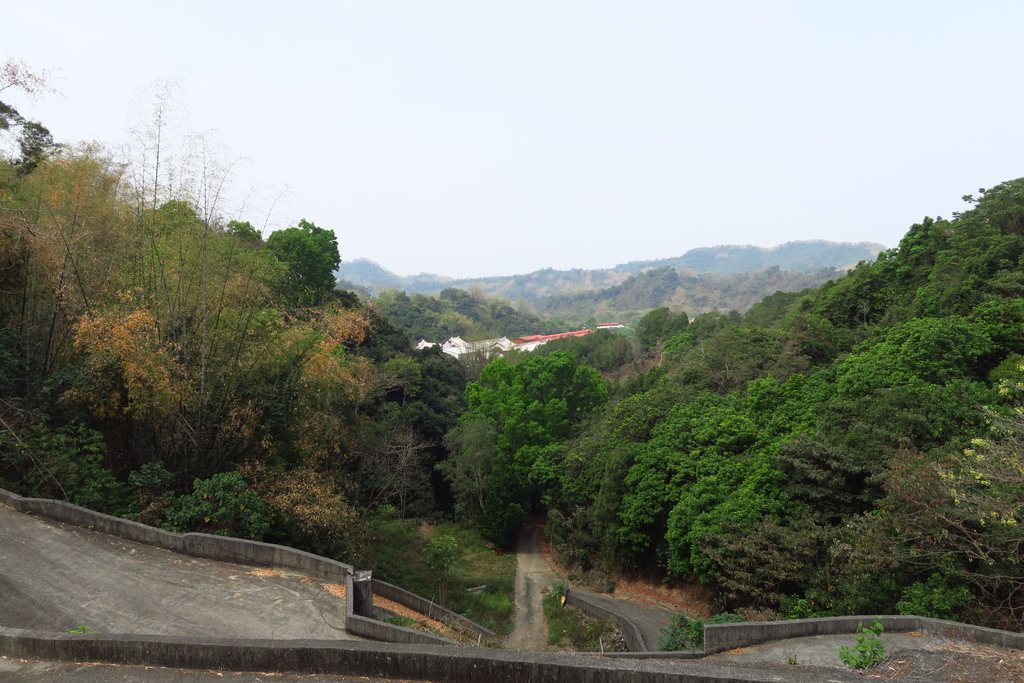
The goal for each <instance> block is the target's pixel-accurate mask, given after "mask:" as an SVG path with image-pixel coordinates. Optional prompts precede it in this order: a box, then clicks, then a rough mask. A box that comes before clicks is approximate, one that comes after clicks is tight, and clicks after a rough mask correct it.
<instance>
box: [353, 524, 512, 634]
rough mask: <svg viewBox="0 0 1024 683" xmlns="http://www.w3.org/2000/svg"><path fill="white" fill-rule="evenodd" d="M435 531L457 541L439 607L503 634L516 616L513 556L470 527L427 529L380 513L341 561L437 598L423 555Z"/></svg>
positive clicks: (434, 577)
mask: <svg viewBox="0 0 1024 683" xmlns="http://www.w3.org/2000/svg"><path fill="white" fill-rule="evenodd" d="M438 534H440V535H444V536H451V537H453V538H455V540H456V542H457V545H458V559H457V561H456V562H455V566H454V567H453V568H452V571H451V574H450V576H449V578H448V591H447V595H446V600H445V605H444V606H445V607H447V608H448V609H450V610H452V611H453V612H456V613H458V614H461V615H463V616H465V617H467V618H469V619H472V620H473V621H475V622H476V623H478V624H480V625H481V626H484V627H486V628H489V629H491V630H492V631H494V632H495V633H497V634H498V635H499V636H501V635H505V634H507V633H508V632H509V631H510V630H511V629H512V624H513V617H514V615H515V576H516V558H515V556H514V555H511V554H510V555H502V556H498V555H497V554H496V553H495V551H494V548H493V547H492V546H491V545H490V544H488V543H487V542H486V541H484V540H483V539H482V538H481V537H480V535H479V534H478V533H476V532H475V531H472V530H469V529H465V528H462V527H460V526H459V525H457V524H453V523H444V524H440V525H438V526H436V527H431V526H429V525H427V524H424V523H423V521H422V520H419V519H398V518H397V517H395V516H388V515H387V514H384V515H380V516H378V517H377V518H375V519H372V520H370V522H369V523H368V525H367V527H366V538H365V539H364V540H363V542H362V543H361V544H360V548H359V549H358V550H357V552H356V554H355V557H352V558H348V559H346V561H349V562H352V563H353V564H355V565H356V566H358V567H360V568H366V569H371V570H372V571H373V575H374V577H376V578H378V579H380V580H381V581H387V582H388V583H393V584H395V585H396V586H399V587H401V588H404V589H406V590H408V591H412V592H413V593H416V594H417V595H422V596H423V597H425V598H429V599H431V600H434V601H439V600H440V590H439V584H438V579H439V577H438V576H437V573H436V572H435V571H433V570H431V568H430V567H429V566H428V564H427V554H426V546H427V542H428V541H429V540H430V539H431V538H433V537H434V536H435V535H438ZM470 589H476V590H472V591H471V590H470Z"/></svg>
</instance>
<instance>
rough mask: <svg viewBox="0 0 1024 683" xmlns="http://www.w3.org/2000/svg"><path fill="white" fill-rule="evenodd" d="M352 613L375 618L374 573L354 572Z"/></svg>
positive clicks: (367, 571)
mask: <svg viewBox="0 0 1024 683" xmlns="http://www.w3.org/2000/svg"><path fill="white" fill-rule="evenodd" d="M352 611H353V612H355V613H356V614H358V615H359V616H361V617H369V618H371V619H372V618H373V572H371V571H369V570H366V571H355V572H352Z"/></svg>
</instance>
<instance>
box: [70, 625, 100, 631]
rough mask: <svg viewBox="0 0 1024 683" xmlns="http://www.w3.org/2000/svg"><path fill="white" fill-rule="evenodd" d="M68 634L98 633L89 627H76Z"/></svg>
mask: <svg viewBox="0 0 1024 683" xmlns="http://www.w3.org/2000/svg"><path fill="white" fill-rule="evenodd" d="M68 633H99V631H96V630H94V629H93V628H92V627H91V626H76V627H74V628H73V629H71V630H70V631H68Z"/></svg>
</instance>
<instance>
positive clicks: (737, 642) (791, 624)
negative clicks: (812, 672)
mask: <svg viewBox="0 0 1024 683" xmlns="http://www.w3.org/2000/svg"><path fill="white" fill-rule="evenodd" d="M875 618H876V617H874V616H853V617H826V618H821V619H791V620H788V621H765V622H752V623H741V624H706V625H705V626H704V653H705V654H709V655H710V654H715V653H716V652H725V651H727V650H732V649H735V648H737V647H748V646H750V645H757V644H759V643H767V642H770V641H773V640H785V639H787V638H803V637H805V636H822V635H834V634H842V633H856V632H857V629H858V628H859V627H860V625H861V624H863V625H864V626H868V625H869V624H871V622H872V621H874V620H875ZM878 620H879V621H880V622H882V627H883V628H884V629H885V631H886V632H889V633H908V632H912V631H916V632H918V633H925V634H927V635H932V636H944V637H947V638H962V639H966V640H971V641H976V642H978V643H983V644H985V645H995V646H997V647H1004V648H1009V649H1014V650H1024V634H1021V633H1012V632H1010V631H999V630H997V629H992V628H985V627H983V626H971V625H968V624H960V623H957V622H955V621H943V620H942V619H929V618H927V617H915V616H905V615H893V616H882V617H878Z"/></svg>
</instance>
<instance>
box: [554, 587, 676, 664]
mask: <svg viewBox="0 0 1024 683" xmlns="http://www.w3.org/2000/svg"><path fill="white" fill-rule="evenodd" d="M572 592H573V593H582V594H584V595H586V596H587V597H588V598H590V600H592V601H594V602H596V603H597V604H599V605H601V606H602V607H604V608H605V609H607V610H609V611H611V612H615V613H616V614H621V615H623V616H625V617H626V618H627V619H629V620H630V621H632V622H633V623H634V624H636V626H637V628H638V629H639V630H640V637H642V638H643V639H644V644H645V645H646V646H647V649H648V650H650V651H651V652H655V651H656V650H657V649H658V641H659V640H660V639H661V629H663V628H665V627H666V626H668V625H669V624H670V623H671V622H672V613H671V612H669V611H668V610H667V609H664V608H662V607H658V606H657V605H643V604H641V603H639V602H634V601H632V600H623V599H622V598H614V597H612V596H611V595H608V594H607V593H594V592H593V591H588V590H584V589H582V588H573V589H572Z"/></svg>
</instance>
